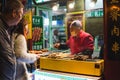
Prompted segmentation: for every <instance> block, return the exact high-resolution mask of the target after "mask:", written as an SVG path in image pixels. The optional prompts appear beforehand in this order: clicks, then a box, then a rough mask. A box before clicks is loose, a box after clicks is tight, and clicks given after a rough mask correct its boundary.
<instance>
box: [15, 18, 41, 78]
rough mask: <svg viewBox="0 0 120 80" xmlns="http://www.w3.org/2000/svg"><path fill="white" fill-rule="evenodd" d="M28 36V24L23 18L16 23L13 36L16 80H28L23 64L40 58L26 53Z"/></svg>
mask: <svg viewBox="0 0 120 80" xmlns="http://www.w3.org/2000/svg"><path fill="white" fill-rule="evenodd" d="M27 34H28V22H27V20H26V19H25V18H23V19H22V20H21V21H20V22H19V23H18V28H17V30H16V32H15V34H14V36H13V37H14V39H15V44H14V50H15V55H16V58H17V69H16V80H28V71H27V67H26V64H25V63H34V62H35V61H36V60H37V59H38V58H39V57H40V56H39V55H37V54H33V53H28V52H27V42H26V37H27Z"/></svg>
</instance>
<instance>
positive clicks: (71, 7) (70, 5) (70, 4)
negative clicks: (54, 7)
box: [69, 1, 75, 9]
mask: <svg viewBox="0 0 120 80" xmlns="http://www.w3.org/2000/svg"><path fill="white" fill-rule="evenodd" d="M74 6H75V2H74V1H73V2H70V3H69V8H70V9H73V8H74Z"/></svg>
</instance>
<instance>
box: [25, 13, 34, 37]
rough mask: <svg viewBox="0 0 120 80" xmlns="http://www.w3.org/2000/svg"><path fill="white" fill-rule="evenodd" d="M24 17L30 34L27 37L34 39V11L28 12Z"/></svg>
mask: <svg viewBox="0 0 120 80" xmlns="http://www.w3.org/2000/svg"><path fill="white" fill-rule="evenodd" d="M24 17H25V19H26V20H27V21H28V29H29V33H28V35H27V39H32V11H28V12H26V13H25V15H24Z"/></svg>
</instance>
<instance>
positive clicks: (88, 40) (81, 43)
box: [67, 30, 94, 54]
mask: <svg viewBox="0 0 120 80" xmlns="http://www.w3.org/2000/svg"><path fill="white" fill-rule="evenodd" d="M67 45H68V46H69V47H70V50H71V54H77V53H79V52H82V51H84V50H86V49H90V50H93V49H94V41H93V37H92V36H91V35H90V34H89V33H86V32H84V31H83V30H81V31H80V33H79V35H78V36H77V37H72V36H70V38H69V40H68V41H67Z"/></svg>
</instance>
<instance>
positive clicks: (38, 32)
mask: <svg viewBox="0 0 120 80" xmlns="http://www.w3.org/2000/svg"><path fill="white" fill-rule="evenodd" d="M32 23H33V28H32V41H33V49H34V50H39V49H42V46H43V18H42V17H40V16H33V17H32Z"/></svg>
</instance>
